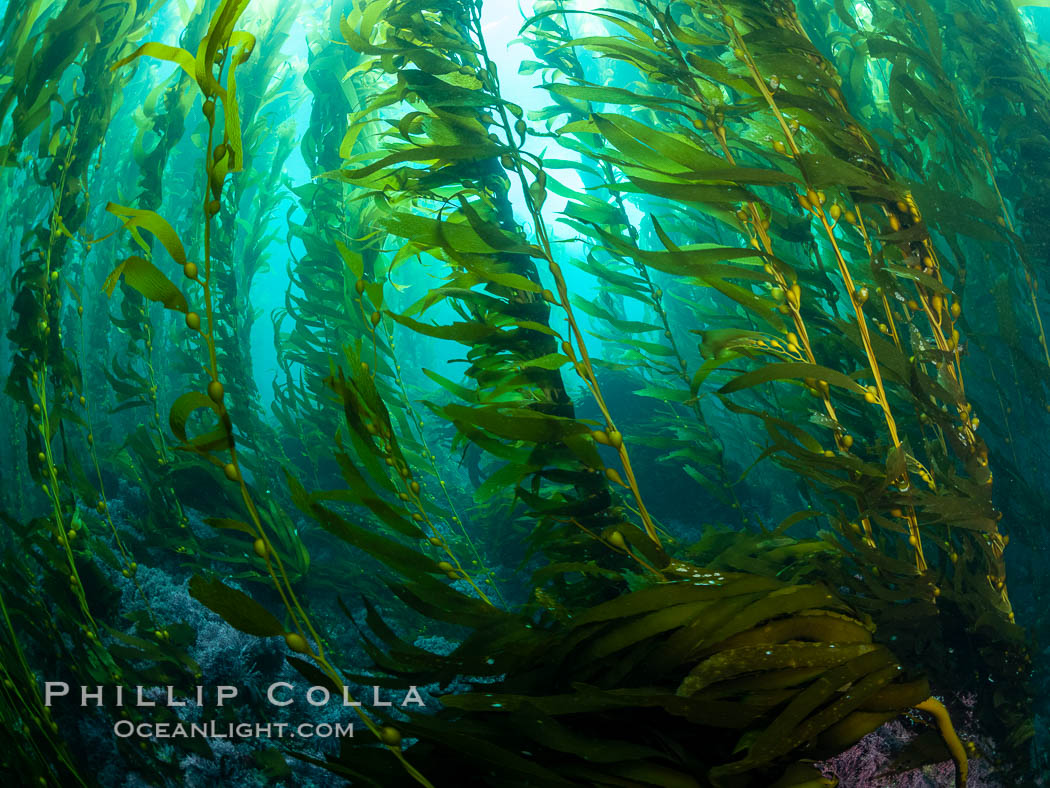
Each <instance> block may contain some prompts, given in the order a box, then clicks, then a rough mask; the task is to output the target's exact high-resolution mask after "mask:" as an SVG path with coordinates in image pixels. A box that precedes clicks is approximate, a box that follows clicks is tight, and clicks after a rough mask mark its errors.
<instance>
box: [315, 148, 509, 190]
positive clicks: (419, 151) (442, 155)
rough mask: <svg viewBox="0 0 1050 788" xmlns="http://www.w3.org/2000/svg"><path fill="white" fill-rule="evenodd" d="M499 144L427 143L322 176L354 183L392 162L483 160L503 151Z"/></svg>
mask: <svg viewBox="0 0 1050 788" xmlns="http://www.w3.org/2000/svg"><path fill="white" fill-rule="evenodd" d="M503 152H504V151H503V149H502V148H500V147H499V146H498V145H492V144H489V145H426V146H422V147H413V148H404V149H402V150H399V151H395V152H394V153H391V154H389V155H387V156H384V157H383V158H382V159H380V160H378V161H374V162H372V163H371V164H369V165H367V166H364V167H358V168H357V169H354V170H334V171H332V172H326V173H323V174H322V175H321V176H320V177H322V178H332V179H335V180H340V181H345V182H347V183H352V182H354V181H357V180H362V179H364V178H367V177H368V176H369V175H372V174H373V173H376V172H379V171H380V170H383V169H386V168H387V167H389V166H391V165H392V164H400V163H402V162H420V161H450V162H451V161H481V160H483V159H490V158H492V157H494V156H498V155H500V154H501V153H503Z"/></svg>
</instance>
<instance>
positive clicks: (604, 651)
mask: <svg viewBox="0 0 1050 788" xmlns="http://www.w3.org/2000/svg"><path fill="white" fill-rule="evenodd" d="M711 604H713V602H712V601H711V600H701V601H699V602H689V603H686V604H681V605H672V606H671V607H666V608H663V609H661V610H654V611H653V612H651V613H646V614H645V615H643V616H640V617H637V618H634V619H632V620H630V621H624V622H617V624H616V625H614V626H613V627H611V628H610V627H606V629H607V630H610V629H611V631H608V632H607V633H606V634H604V635H603V636H602V637H600V638H598V639H597V640H595V641H594V642H593V643H591V644H590V645H588V646H587V647H586V651H585V652H584V654H585V657H584V658H585V659H600V658H601V657H606V656H608V655H609V654H613V653H615V652H617V651H621V650H623V649H625V648H628V647H629V646H633V645H634V644H635V643H639V642H641V641H643V640H646V639H648V638H651V637H654V636H656V635H659V634H661V633H663V632H667V631H669V630H672V629H678V628H679V627H682V626H685V625H686V624H688V623H689V622H690V621H691V620H692V619H694V618H696V617H697V616H699V615H701V614H703V612H704V611H705V610H707V608H708V607H709V606H710V605H711Z"/></svg>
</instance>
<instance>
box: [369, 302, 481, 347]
mask: <svg viewBox="0 0 1050 788" xmlns="http://www.w3.org/2000/svg"><path fill="white" fill-rule="evenodd" d="M385 312H386V314H387V315H388V316H389V317H391V318H393V319H394V320H395V321H397V322H398V323H400V324H401V325H403V326H405V327H406V328H410V329H412V330H413V331H415V332H416V333H417V334H423V335H424V336H428V337H434V338H435V339H452V340H455V341H456V342H462V343H463V344H464V345H474V344H476V343H477V342H479V341H481V340H482V339H485V338H486V337H489V336H491V335H492V334H495V333H497V331H498V329H495V328H493V327H492V326H487V325H485V324H484V323H473V322H472V323H452V324H450V325H447V326H438V325H433V324H431V323H421V322H419V321H418V320H413V319H412V318H410V317H407V316H406V315H399V314H398V313H397V312H391V311H390V310H385Z"/></svg>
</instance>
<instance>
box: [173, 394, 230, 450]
mask: <svg viewBox="0 0 1050 788" xmlns="http://www.w3.org/2000/svg"><path fill="white" fill-rule="evenodd" d="M202 408H208V409H209V410H211V411H212V412H214V413H215V414H216V415H219V408H218V406H217V405H216V404H215V403H214V402H212V401H211V398H210V397H208V396H207V395H206V394H202V393H201V392H199V391H188V392H186V393H185V394H183V395H182V396H180V397H179V398H178V399H177V400H175V402H174V403H173V404H172V406H171V410H170V411H169V412H168V425H169V426H170V427H171V431H172V432H173V433H174V435H175V437H176V438H178V439H179V441H180V442H181V443H182V444H183V447H184V448H187V449H192V450H195V451H198V452H208V451H215V450H216V449H222V448H226V447H228V446H229V445H230V435H229V432H228V431H227V430H226V428H225V427H224V426H223V425H222V424H219V425H217V426H216V427H215V428H214V429H213V430H211V431H209V432H207V433H202V434H200V435H196V436H194V437H192V438H191V437H189V436H188V435H187V432H186V425H187V423H188V422H189V419H190V416H191V415H192V414H193V412H194V411H197V410H200V409H202Z"/></svg>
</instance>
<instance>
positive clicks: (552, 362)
mask: <svg viewBox="0 0 1050 788" xmlns="http://www.w3.org/2000/svg"><path fill="white" fill-rule="evenodd" d="M570 361H572V359H571V358H569V357H568V356H566V355H564V354H562V353H548V354H547V355H545V356H539V357H538V358H532V359H528V360H527V361H522V362H521V363H520V364H518V365H517V367H518V368H519V369H526V368H529V367H536V368H538V369H561V368H562V367H563V366H564V365H565V364H567V363H569V362H570Z"/></svg>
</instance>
